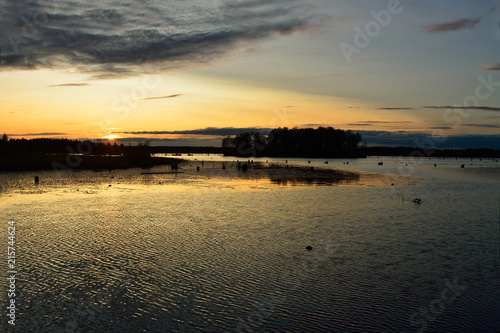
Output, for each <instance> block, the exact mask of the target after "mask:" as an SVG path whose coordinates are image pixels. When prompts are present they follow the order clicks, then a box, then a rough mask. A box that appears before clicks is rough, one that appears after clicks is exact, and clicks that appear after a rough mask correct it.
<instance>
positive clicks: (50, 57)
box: [0, 0, 331, 78]
mask: <svg viewBox="0 0 500 333" xmlns="http://www.w3.org/2000/svg"><path fill="white" fill-rule="evenodd" d="M110 8H113V9H110ZM23 17H29V18H33V17H37V18H39V19H40V21H41V22H42V21H43V23H40V24H38V25H37V26H36V30H29V29H28V28H29V27H26V24H25V22H24V21H23V20H22V19H21V18H23ZM42 19H43V20H42ZM328 19H331V17H329V16H327V15H325V14H324V13H320V12H319V11H318V9H317V8H316V7H315V6H309V5H307V4H306V1H303V0H275V1H261V0H240V1H237V2H220V1H205V0H184V1H132V2H130V1H129V2H118V1H116V0H102V1H99V2H95V1H90V2H89V1H86V0H73V1H64V2H63V1H57V2H51V1H46V0H31V1H29V5H28V4H22V5H21V4H19V2H16V1H13V0H9V1H3V2H2V5H1V9H0V32H1V33H0V47H1V49H2V54H1V56H0V63H1V64H2V67H1V68H2V69H3V70H8V69H15V68H26V69H34V68H75V69H76V70H78V71H80V72H84V73H89V74H91V75H92V76H93V77H95V78H110V77H120V76H130V75H136V74H142V73H144V71H147V70H150V71H153V70H165V69H171V68H178V67H183V66H189V65H192V64H205V63H210V62H212V61H214V60H217V59H219V58H221V57H223V56H224V55H226V54H227V53H228V52H229V51H231V50H233V49H236V48H238V47H239V46H240V45H241V43H242V42H252V41H253V42H255V41H262V40H266V39H269V38H272V37H274V36H280V35H281V36H284V35H290V34H292V33H295V32H305V31H310V30H311V29H316V28H317V27H319V26H320V24H321V23H322V22H324V21H325V20H328ZM28 30H29V31H28ZM23 34H29V38H27V37H26V36H23Z"/></svg>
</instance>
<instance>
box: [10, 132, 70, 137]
mask: <svg viewBox="0 0 500 333" xmlns="http://www.w3.org/2000/svg"><path fill="white" fill-rule="evenodd" d="M59 135H68V133H58V132H54V133H51V132H45V133H24V134H9V136H59Z"/></svg>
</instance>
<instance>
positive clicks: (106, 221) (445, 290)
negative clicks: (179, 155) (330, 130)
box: [0, 156, 500, 332]
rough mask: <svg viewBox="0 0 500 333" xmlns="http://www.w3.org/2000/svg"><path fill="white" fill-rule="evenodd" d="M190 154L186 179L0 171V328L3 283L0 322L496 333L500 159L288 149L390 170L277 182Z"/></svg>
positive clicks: (42, 327)
mask: <svg viewBox="0 0 500 333" xmlns="http://www.w3.org/2000/svg"><path fill="white" fill-rule="evenodd" d="M185 158H188V159H190V162H188V163H187V164H186V165H185V166H184V169H183V170H182V171H184V172H185V173H184V174H160V175H140V172H141V171H143V170H139V169H131V170H123V171H112V172H98V173H96V172H92V171H78V172H70V173H61V174H60V173H52V172H36V173H33V172H26V173H1V174H0V226H1V227H0V230H1V232H0V235H1V237H2V238H1V239H3V240H4V241H3V242H4V246H5V247H7V241H8V240H7V236H8V235H7V229H8V221H14V222H15V226H16V243H15V246H14V247H15V250H16V263H15V265H16V267H15V268H16V270H17V274H16V296H15V301H16V305H17V309H16V320H15V323H16V325H15V326H12V325H9V324H8V323H7V320H9V318H8V317H6V314H7V309H6V307H7V305H8V303H7V302H9V301H10V299H11V298H8V297H7V294H6V292H5V289H2V290H3V291H2V296H1V301H2V308H3V309H4V310H3V311H4V313H2V316H3V317H4V319H3V320H2V322H1V327H0V330H1V331H7V332H226V331H227V332H238V331H240V332H247V331H248V332H498V331H499V330H500V274H499V272H500V269H499V268H500V267H499V266H500V265H499V263H500V257H499V256H500V250H499V249H500V219H499V216H500V163H498V162H496V161H493V160H491V159H490V160H487V159H483V160H481V161H480V160H479V159H474V160H473V161H471V160H470V159H457V160H455V159H454V158H453V159H444V160H443V159H432V160H429V159H424V158H422V159H420V160H417V161H413V162H414V163H410V167H411V168H412V169H408V168H407V167H406V166H405V164H406V163H408V162H407V161H401V160H399V159H398V158H390V157H389V158H386V157H380V158H376V157H375V158H368V159H359V160H355V159H352V160H328V162H329V163H328V164H325V163H324V162H325V161H326V160H311V163H308V161H307V160H301V159H289V160H288V163H290V164H292V163H293V164H297V165H304V166H315V167H319V166H322V167H335V168H343V169H348V170H359V171H363V172H367V173H373V172H378V173H381V174H392V175H396V176H391V177H387V178H386V177H385V176H381V177H380V181H379V182H377V183H374V184H373V183H361V182H355V183H339V184H338V185H333V186H315V185H309V184H306V183H300V182H299V183H293V182H292V183H289V184H293V186H292V185H288V186H286V185H283V184H277V183H275V182H272V181H269V180H266V179H252V178H251V177H248V176H245V175H241V174H240V175H239V176H238V173H237V172H236V171H234V168H233V167H232V166H231V170H230V168H229V166H230V162H229V161H232V160H234V158H227V157H220V156H189V157H185ZM202 159H204V160H205V162H204V167H203V170H202V171H201V172H200V173H197V172H196V170H195V167H196V166H199V165H200V162H199V161H201V160H202ZM255 160H257V159H255ZM261 160H269V159H261ZM213 161H226V162H227V163H228V169H227V170H222V169H221V168H219V165H217V164H214V163H212V162H213ZM270 162H273V163H284V159H273V160H271V161H270ZM346 162H349V163H348V164H346ZM379 162H382V163H383V165H378V164H379ZM434 164H436V165H437V166H436V167H434ZM462 164H465V168H463V169H462V168H460V165H462ZM152 171H167V168H166V167H157V168H154V169H153V170H152ZM230 171H231V172H232V174H231V177H229V176H228V174H226V172H230ZM250 172H251V171H250ZM402 173H403V175H404V176H411V177H412V178H405V177H402V176H401V174H402ZM35 175H39V176H40V184H38V185H36V186H35V185H34V184H33V178H34V176H35ZM395 177H396V178H395ZM395 179H396V181H395ZM415 198H420V199H421V203H420V204H416V203H413V202H412V201H411V200H413V199H415ZM306 246H311V247H312V250H307V249H306ZM4 261H5V262H4V263H3V264H2V267H3V268H2V270H1V273H0V277H1V278H2V281H6V278H7V273H6V272H7V270H8V269H7V259H6V258H5V257H4ZM2 285H3V286H5V287H7V283H5V282H3V283H2ZM2 288H3V287H2Z"/></svg>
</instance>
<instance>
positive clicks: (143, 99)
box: [140, 94, 183, 101]
mask: <svg viewBox="0 0 500 333" xmlns="http://www.w3.org/2000/svg"><path fill="white" fill-rule="evenodd" d="M182 95H183V94H175V95H168V96H160V97H148V98H141V99H140V101H147V100H150V99H163V98H175V97H179V96H182Z"/></svg>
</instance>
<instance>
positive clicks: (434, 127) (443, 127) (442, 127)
mask: <svg viewBox="0 0 500 333" xmlns="http://www.w3.org/2000/svg"><path fill="white" fill-rule="evenodd" d="M430 129H440V130H451V129H453V127H450V126H433V127H430Z"/></svg>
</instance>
